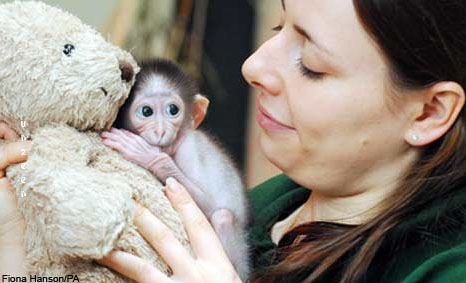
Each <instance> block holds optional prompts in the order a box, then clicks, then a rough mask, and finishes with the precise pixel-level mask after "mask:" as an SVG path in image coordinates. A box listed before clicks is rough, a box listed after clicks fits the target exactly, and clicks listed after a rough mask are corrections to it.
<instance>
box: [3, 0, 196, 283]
mask: <svg viewBox="0 0 466 283" xmlns="http://www.w3.org/2000/svg"><path fill="white" fill-rule="evenodd" d="M0 26H1V29H0V120H1V121H4V122H6V123H7V124H8V125H9V126H10V127H12V128H13V129H14V130H16V132H17V133H18V134H19V135H21V136H22V137H25V138H28V139H30V140H32V147H31V149H30V151H29V155H28V159H27V161H26V162H24V163H21V164H16V165H12V166H9V167H8V169H7V172H6V176H7V178H8V180H9V181H10V183H11V184H12V186H13V187H14V188H15V192H16V196H17V200H18V207H19V210H20V212H21V213H22V215H23V216H24V219H25V223H26V232H25V238H24V245H25V249H26V257H27V269H28V272H29V276H37V277H40V276H54V277H64V276H69V275H72V276H77V277H78V278H79V281H80V282H133V280H131V279H129V278H127V277H125V276H123V275H120V274H118V273H116V272H114V271H112V270H111V269H109V268H107V267H104V266H102V265H99V264H97V263H95V261H94V260H95V259H101V258H102V257H104V256H105V255H107V254H108V253H109V252H110V251H112V250H113V249H119V250H122V251H126V252H130V253H132V254H134V255H136V256H139V257H142V258H143V259H145V260H146V261H148V262H150V263H151V264H153V265H154V266H156V267H157V268H159V270H161V271H163V272H165V273H166V274H170V273H171V270H170V268H169V267H168V266H167V265H166V264H165V263H164V262H163V260H162V259H161V258H160V256H159V255H158V254H157V253H156V252H155V251H154V250H153V249H152V248H151V246H150V245H149V244H148V243H147V242H146V240H145V239H144V238H143V237H142V236H141V235H140V234H139V233H138V232H137V229H136V227H135V225H134V224H133V212H134V207H133V202H132V199H134V200H136V201H138V202H140V203H141V204H142V205H143V206H145V207H147V208H148V209H149V210H150V211H151V212H152V213H153V214H154V215H156V216H157V217H159V219H160V220H161V221H163V222H164V223H165V224H166V225H167V226H168V227H169V228H170V229H171V230H172V231H173V233H174V235H175V237H176V238H177V239H178V240H179V241H180V242H181V243H182V244H183V245H184V246H185V247H186V248H187V249H188V251H190V252H191V253H192V249H191V248H190V246H189V242H188V238H187V235H186V232H185V230H184V228H183V225H182V222H181V219H180V217H179V215H178V213H177V212H176V211H175V210H174V209H173V207H172V206H171V204H170V202H169V201H168V199H167V198H166V196H165V194H164V192H163V186H162V184H161V183H160V182H159V181H158V180H157V179H156V178H155V177H154V176H153V175H152V174H151V173H149V172H148V171H147V170H145V169H143V168H141V167H139V166H137V165H136V164H133V163H131V162H130V161H127V160H125V159H124V158H123V157H122V156H121V155H120V154H119V153H117V152H116V151H114V150H112V149H110V148H108V147H106V146H105V145H104V144H103V143H102V138H101V137H100V136H99V132H100V131H103V130H109V129H110V127H111V125H112V123H113V122H114V120H115V119H116V116H117V113H118V110H119V107H120V106H121V105H122V104H123V103H124V101H125V99H126V98H127V96H128V94H129V91H130V89H131V86H132V85H133V84H134V80H135V75H136V74H137V72H138V71H139V67H138V66H137V64H136V62H135V60H134V59H133V58H132V57H131V55H130V54H129V53H128V52H125V51H123V50H121V49H119V48H118V47H116V46H113V45H111V44H110V43H108V42H107V41H106V40H105V39H104V38H103V37H102V36H101V35H100V34H99V33H98V32H97V31H95V30H94V29H93V28H91V27H90V26H88V25H86V24H84V23H82V22H81V21H80V20H79V19H78V18H77V17H75V16H73V15H71V14H69V13H67V12H65V11H63V10H61V9H58V8H55V7H51V6H48V5H46V4H44V3H42V2H36V1H24V2H12V3H6V4H2V5H0ZM12 276H13V275H12ZM37 277H35V278H37ZM36 282H47V281H37V279H36ZM54 282H55V281H54ZM60 282H62V281H60Z"/></svg>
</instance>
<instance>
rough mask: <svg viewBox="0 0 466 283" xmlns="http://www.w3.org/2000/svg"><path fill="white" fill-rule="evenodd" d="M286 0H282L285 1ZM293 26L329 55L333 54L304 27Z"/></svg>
mask: <svg viewBox="0 0 466 283" xmlns="http://www.w3.org/2000/svg"><path fill="white" fill-rule="evenodd" d="M283 1H284V0H282V2H283ZM293 28H294V29H295V30H296V32H297V33H299V34H300V35H301V36H303V37H304V38H305V39H307V40H308V41H309V42H311V43H313V44H314V45H315V46H316V47H317V48H318V49H319V50H321V51H322V52H324V53H326V54H327V55H328V56H333V53H332V52H331V51H330V50H329V49H328V48H327V47H325V46H323V45H321V44H319V43H317V42H316V41H315V40H314V39H313V38H312V37H311V36H310V35H309V33H308V32H307V31H305V30H304V29H303V28H302V27H300V26H298V25H293Z"/></svg>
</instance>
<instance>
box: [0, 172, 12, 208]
mask: <svg viewBox="0 0 466 283" xmlns="http://www.w3.org/2000/svg"><path fill="white" fill-rule="evenodd" d="M1 190H7V191H8V192H10V193H14V192H15V190H14V188H13V186H12V185H11V183H10V181H8V179H7V178H5V177H3V178H0V191H1ZM15 203H16V202H15Z"/></svg>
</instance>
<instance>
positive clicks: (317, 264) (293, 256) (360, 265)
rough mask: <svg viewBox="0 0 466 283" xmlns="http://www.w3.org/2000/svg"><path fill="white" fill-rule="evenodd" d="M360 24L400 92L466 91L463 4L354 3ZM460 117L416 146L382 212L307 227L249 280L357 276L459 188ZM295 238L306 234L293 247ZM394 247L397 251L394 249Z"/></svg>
mask: <svg viewBox="0 0 466 283" xmlns="http://www.w3.org/2000/svg"><path fill="white" fill-rule="evenodd" d="M353 3H354V6H355V8H356V11H357V14H358V17H359V20H360V22H361V23H362V24H363V26H364V28H365V29H366V31H367V32H368V33H369V34H370V35H371V37H372V38H373V39H374V40H375V42H377V44H378V45H379V47H380V49H381V50H382V53H383V55H384V56H385V58H386V59H387V62H388V64H389V67H390V68H389V69H390V78H391V80H392V81H393V83H394V86H396V87H399V88H401V89H422V88H426V87H428V86H431V85H432V84H435V83H437V82H441V81H455V82H457V83H459V84H460V85H461V86H462V87H463V89H465V86H466V28H465V26H466V25H465V24H466V2H465V1H463V0H445V1H438V0H353ZM465 119H466V117H465V114H464V110H462V112H461V113H460V116H459V117H458V119H457V120H456V122H455V123H454V125H453V126H452V128H451V129H450V130H449V131H448V132H447V133H446V134H445V135H444V136H443V137H441V138H440V139H438V140H437V141H435V142H433V143H431V144H429V145H427V146H425V147H424V148H422V149H421V155H420V158H419V160H418V161H417V163H416V164H415V165H414V166H413V167H412V168H411V169H410V171H409V172H407V173H406V174H405V176H403V178H402V180H401V181H400V182H399V184H400V185H399V186H398V188H397V189H396V190H395V192H394V193H393V194H391V195H390V196H389V197H388V198H387V199H385V200H384V201H383V203H382V205H381V212H380V213H379V215H377V216H376V217H375V218H373V219H371V220H369V221H368V222H367V223H364V224H361V225H358V226H347V227H345V228H344V229H343V228H342V227H339V226H332V225H325V224H323V223H318V222H314V223H308V224H304V225H301V226H299V227H296V228H295V229H293V231H290V232H288V233H287V234H286V235H285V236H284V237H283V239H282V240H281V241H280V244H279V250H278V254H279V255H280V256H279V257H278V258H279V262H278V263H277V264H276V265H273V266H270V267H267V268H265V269H263V270H261V271H258V272H256V273H255V274H254V275H253V276H252V278H251V279H252V281H253V282H282V281H283V282H286V281H287V280H286V278H287V277H288V278H290V277H289V276H291V277H293V278H297V276H298V275H299V276H298V277H300V280H302V281H304V282H312V281H314V280H316V279H317V278H319V277H321V276H323V275H325V274H326V273H328V272H330V271H333V270H334V268H335V267H336V266H335V265H336V264H337V263H338V262H341V261H344V262H345V267H344V270H342V273H341V274H340V279H339V280H340V282H358V281H361V280H363V279H364V276H365V275H366V272H367V271H368V268H369V266H370V265H371V263H373V260H374V257H375V255H376V253H377V252H378V251H379V248H380V246H381V244H382V243H383V242H384V241H385V240H387V234H389V232H390V231H392V230H393V228H394V227H396V226H398V225H400V223H402V222H404V221H406V220H408V219H410V218H412V217H413V215H416V213H418V212H419V211H421V210H422V209H425V208H426V207H428V206H430V205H432V203H433V202H434V201H435V200H436V199H442V198H445V197H446V196H448V195H451V194H452V193H455V192H457V191H459V190H463V189H464V188H465V185H466V170H465V169H464V168H466V139H465V134H466V129H465V125H466V120H465ZM297 235H305V238H304V239H300V242H299V243H296V241H294V242H295V243H294V244H293V239H294V240H296V239H297V237H296V236H297ZM393 250H396V247H395V248H394V249H393Z"/></svg>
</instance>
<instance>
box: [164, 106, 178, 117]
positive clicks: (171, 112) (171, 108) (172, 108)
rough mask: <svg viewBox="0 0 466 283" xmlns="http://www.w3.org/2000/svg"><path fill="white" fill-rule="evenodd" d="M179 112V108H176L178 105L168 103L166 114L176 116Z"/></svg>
mask: <svg viewBox="0 0 466 283" xmlns="http://www.w3.org/2000/svg"><path fill="white" fill-rule="evenodd" d="M179 113H180V108H178V106H176V105H175V104H170V105H168V107H167V114H168V115H170V116H172V117H176V116H178V114H179Z"/></svg>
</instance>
